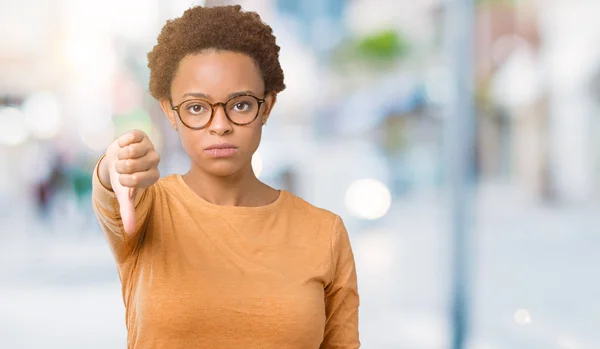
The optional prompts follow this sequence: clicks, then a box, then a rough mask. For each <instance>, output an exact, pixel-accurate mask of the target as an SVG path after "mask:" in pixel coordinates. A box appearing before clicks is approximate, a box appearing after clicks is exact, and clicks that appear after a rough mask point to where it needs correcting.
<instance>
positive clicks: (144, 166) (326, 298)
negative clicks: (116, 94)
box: [93, 6, 360, 349]
mask: <svg viewBox="0 0 600 349" xmlns="http://www.w3.org/2000/svg"><path fill="white" fill-rule="evenodd" d="M278 57H279V47H278V46H277V44H276V43H275V37H274V36H273V34H272V30H271V28H270V27H269V26H268V25H266V24H264V23H263V22H262V21H261V19H260V17H259V16H258V15H257V14H255V13H248V12H243V11H242V10H241V8H240V6H227V7H213V8H202V7H194V8H191V9H189V10H187V11H186V12H185V13H184V14H183V16H182V17H180V18H177V19H175V20H172V21H169V22H167V24H166V25H165V27H164V28H163V29H162V32H161V33H160V35H159V37H158V43H157V45H156V46H155V47H154V49H153V50H152V52H150V53H149V55H148V59H149V64H148V66H149V68H150V92H151V94H152V95H153V96H154V97H155V98H156V99H158V101H159V102H160V105H161V108H162V110H163V112H164V113H165V115H166V116H167V118H168V119H169V121H170V123H171V125H172V127H173V129H174V130H176V131H177V132H178V134H179V137H180V140H181V144H182V146H183V149H184V150H185V152H186V153H187V155H188V156H189V157H190V160H191V161H190V162H191V169H190V170H189V172H187V173H186V174H184V175H169V176H167V177H165V178H162V179H159V172H158V169H157V167H158V163H159V159H160V157H159V155H158V153H157V152H156V150H155V149H154V147H153V145H152V143H151V141H150V140H149V139H148V137H147V136H146V135H145V134H144V133H143V132H141V131H139V130H133V131H130V132H128V133H126V134H124V135H123V136H121V137H119V138H118V139H117V140H116V141H115V142H113V143H112V144H111V145H109V147H108V149H107V151H106V154H105V155H104V156H103V158H102V159H100V161H99V163H98V165H97V167H96V173H97V175H96V176H94V181H93V184H94V188H93V202H94V210H95V212H96V216H97V218H98V221H99V222H100V224H101V226H102V229H103V230H104V232H105V234H106V237H107V239H108V241H109V244H110V246H111V248H112V251H113V254H114V256H115V259H116V261H117V265H118V271H119V276H120V278H121V283H122V291H123V299H124V302H125V308H126V323H127V329H128V339H127V343H128V347H129V348H143V349H148V348H169V349H173V348H186V349H187V348H228V349H231V348H240V349H250V348H277V349H282V348H294V349H295V348H298V349H300V348H306V349H317V348H345V349H346V348H348V349H350V348H358V347H359V346H360V343H359V339H358V306H359V297H358V291H357V282H356V271H355V265H354V258H353V254H352V250H351V247H350V242H349V239H348V234H347V232H346V230H345V228H344V224H343V222H342V220H341V219H340V218H339V217H338V216H336V215H335V214H333V213H331V212H329V211H326V210H323V209H319V208H316V207H314V206H312V205H310V204H309V203H307V202H305V201H303V200H302V199H301V198H299V197H297V196H295V195H293V194H292V193H290V192H287V191H285V190H276V189H273V188H271V187H269V186H268V185H266V184H264V183H262V182H261V181H259V180H258V179H257V178H256V176H255V175H254V172H253V170H252V166H251V159H252V155H253V153H254V152H255V151H256V149H257V148H258V145H259V143H260V138H261V132H262V127H263V125H264V124H265V123H266V121H267V119H268V118H269V115H270V113H271V111H272V110H273V107H274V105H275V102H276V99H277V93H279V92H281V91H282V90H283V89H284V88H285V85H284V83H283V72H282V70H281V67H280V65H279V58H278Z"/></svg>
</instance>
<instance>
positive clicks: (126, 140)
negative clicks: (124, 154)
mask: <svg viewBox="0 0 600 349" xmlns="http://www.w3.org/2000/svg"><path fill="white" fill-rule="evenodd" d="M145 137H146V134H145V133H144V132H143V131H140V130H131V131H129V132H127V133H125V134H124V135H122V136H121V137H119V142H118V143H119V147H121V148H123V147H126V146H128V145H130V144H134V143H141V142H142V141H143V140H144V138H145Z"/></svg>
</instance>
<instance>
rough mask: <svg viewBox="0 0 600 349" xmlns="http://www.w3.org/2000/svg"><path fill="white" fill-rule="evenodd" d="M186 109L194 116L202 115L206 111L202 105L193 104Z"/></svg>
mask: <svg viewBox="0 0 600 349" xmlns="http://www.w3.org/2000/svg"><path fill="white" fill-rule="evenodd" d="M185 109H186V110H187V111H188V112H190V113H192V114H200V113H203V112H205V111H206V108H205V107H204V106H203V105H201V104H191V105H188V106H187V107H186V108H185Z"/></svg>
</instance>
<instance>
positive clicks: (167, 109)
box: [159, 98, 177, 131]
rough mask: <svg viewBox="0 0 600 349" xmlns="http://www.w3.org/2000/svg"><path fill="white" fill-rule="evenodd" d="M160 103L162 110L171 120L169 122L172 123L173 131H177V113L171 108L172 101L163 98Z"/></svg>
mask: <svg viewBox="0 0 600 349" xmlns="http://www.w3.org/2000/svg"><path fill="white" fill-rule="evenodd" d="M159 102H160V109H162V111H163V113H164V114H165V115H166V116H167V118H168V119H169V122H170V123H171V126H172V127H173V129H174V130H175V131H177V112H176V111H175V110H173V107H172V106H171V101H170V100H168V99H166V98H163V99H161V100H160V101H159Z"/></svg>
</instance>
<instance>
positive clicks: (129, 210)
mask: <svg viewBox="0 0 600 349" xmlns="http://www.w3.org/2000/svg"><path fill="white" fill-rule="evenodd" d="M121 189H122V190H119V191H118V192H117V193H115V194H116V196H117V200H118V201H119V210H120V213H121V219H122V221H123V229H125V233H127V234H130V235H131V234H133V233H134V232H135V206H134V200H135V194H136V191H135V189H133V188H125V187H122V188H121Z"/></svg>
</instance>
